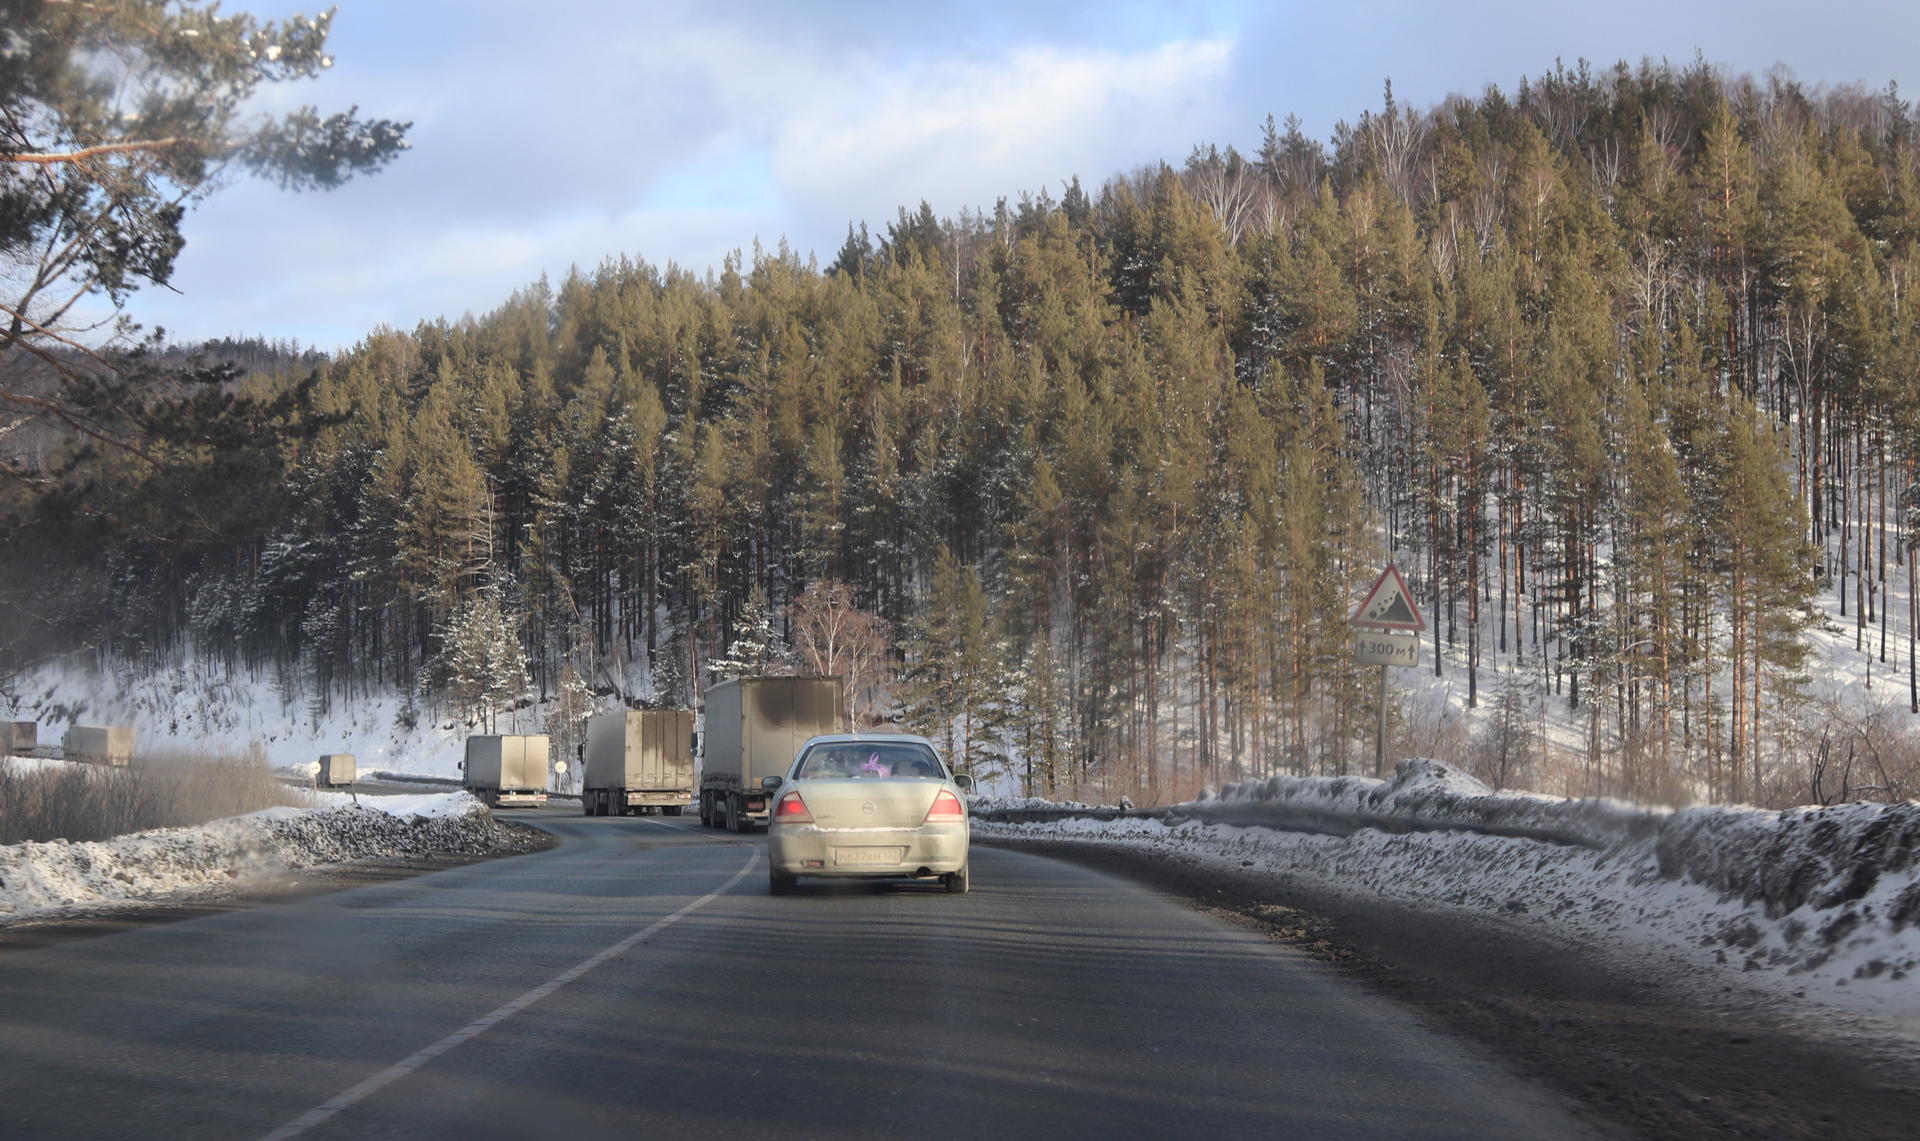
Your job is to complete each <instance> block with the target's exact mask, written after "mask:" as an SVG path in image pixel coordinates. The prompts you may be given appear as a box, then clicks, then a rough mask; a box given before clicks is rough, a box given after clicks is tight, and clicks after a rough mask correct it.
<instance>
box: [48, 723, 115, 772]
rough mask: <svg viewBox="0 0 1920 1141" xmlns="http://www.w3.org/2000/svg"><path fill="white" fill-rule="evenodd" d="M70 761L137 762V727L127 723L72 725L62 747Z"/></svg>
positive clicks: (104, 763) (111, 763)
mask: <svg viewBox="0 0 1920 1141" xmlns="http://www.w3.org/2000/svg"><path fill="white" fill-rule="evenodd" d="M60 751H61V753H62V755H64V756H65V757H66V758H67V759H68V760H69V761H85V762H87V763H88V764H92V765H128V764H132V763H133V729H132V728H131V727H129V726H124V725H71V726H68V728H67V737H66V740H65V741H64V742H63V743H62V744H61V749H60Z"/></svg>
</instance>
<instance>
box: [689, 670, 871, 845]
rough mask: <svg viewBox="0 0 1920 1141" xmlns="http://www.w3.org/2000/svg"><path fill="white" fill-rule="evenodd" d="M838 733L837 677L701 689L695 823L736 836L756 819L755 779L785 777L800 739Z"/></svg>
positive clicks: (762, 802)
mask: <svg viewBox="0 0 1920 1141" xmlns="http://www.w3.org/2000/svg"><path fill="white" fill-rule="evenodd" d="M846 729H847V723H846V690H845V688H844V687H843V684H842V682H841V680H840V679H839V678H837V677H743V678H736V679H734V680H732V681H723V682H721V683H720V684H718V685H716V686H714V687H713V688H711V689H709V690H707V718H706V730H705V734H704V736H703V738H702V740H701V749H700V792H701V803H700V816H701V819H702V820H704V821H707V822H709V823H713V822H718V823H721V824H724V825H725V826H726V827H727V828H729V829H733V830H736V831H737V830H738V829H739V827H740V826H741V825H743V824H749V823H760V822H764V821H765V820H766V818H767V807H766V800H767V798H766V796H765V794H764V791H763V790H762V789H761V787H760V781H761V779H762V778H764V777H768V776H785V775H786V772H787V766H788V765H790V764H792V763H793V758H794V756H795V755H796V754H798V753H799V751H800V746H801V745H802V744H804V743H805V742H806V740H807V738H809V737H818V736H820V735H822V734H825V733H844V732H846Z"/></svg>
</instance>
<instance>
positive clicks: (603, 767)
mask: <svg viewBox="0 0 1920 1141" xmlns="http://www.w3.org/2000/svg"><path fill="white" fill-rule="evenodd" d="M692 803H693V711H692V710H690V709H625V710H621V711H620V712H618V713H604V714H602V715H600V716H598V717H595V718H594V719H593V720H591V721H589V722H587V766H586V772H585V775H584V783H583V786H582V788H581V790H580V811H581V812H582V813H584V814H585V815H588V816H607V815H613V816H625V815H627V814H628V813H630V812H645V811H647V810H649V809H657V810H659V811H660V812H661V813H663V814H665V815H667V816H678V815H680V810H681V809H683V808H685V807H686V806H688V805H689V804H692Z"/></svg>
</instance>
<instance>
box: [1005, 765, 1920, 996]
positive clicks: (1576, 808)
mask: <svg viewBox="0 0 1920 1141" xmlns="http://www.w3.org/2000/svg"><path fill="white" fill-rule="evenodd" d="M974 813H975V814H974V821H975V823H974V828H975V831H976V834H977V835H978V836H979V837H980V838H982V839H991V838H1006V839H1033V840H1066V841H1078V842H1088V843H1107V844H1115V843H1117V844H1125V845H1129V846H1139V847H1146V848H1148V849H1151V850H1153V851H1156V852H1159V853H1163V854H1164V855H1165V856H1167V857H1168V858H1170V859H1176V860H1183V861H1188V862H1193V863H1198V864H1206V865H1212V866H1215V867H1220V868H1225V869H1229V870H1231V871H1233V872H1236V873H1239V874H1248V875H1254V876H1259V877H1271V878H1274V879H1281V880H1285V881H1288V882H1290V883H1294V884H1298V885H1300V886H1302V887H1305V888H1308V889H1311V890H1315V891H1322V892H1327V893H1330V894H1333V895H1335V896H1338V897H1345V898H1352V899H1356V900H1363V901H1384V902H1390V903H1393V904H1397V905H1401V906H1406V907H1409V908H1413V909H1429V910H1434V911H1441V912H1447V913H1452V914H1455V915H1462V914H1464V915H1468V916H1473V917H1477V918H1480V919H1483V920H1485V921H1487V922H1489V923H1492V924H1495V925H1498V926H1501V927H1507V928H1514V929H1519V930H1524V931H1528V932H1530V933H1532V934H1535V935H1538V936H1544V937H1546V938H1548V939H1550V940H1552V941H1555V942H1558V943H1562V944H1572V945H1579V946H1584V947H1586V948H1587V949H1589V950H1591V951H1593V952H1595V953H1597V954H1599V955H1601V956H1602V957H1603V958H1604V959H1606V960H1608V961H1611V962H1612V963H1614V964H1615V965H1617V966H1621V967H1624V968H1627V969H1630V970H1634V971H1643V972H1644V971H1656V972H1659V973H1660V974H1662V975H1664V976H1668V977H1672V978H1675V979H1676V980H1678V981H1682V982H1687V983H1691V984H1695V985H1699V986H1701V987H1703V988H1704V989H1705V990H1706V991H1707V992H1708V993H1718V992H1721V991H1722V990H1724V989H1725V988H1727V987H1729V986H1737V987H1738V988H1739V989H1741V990H1742V991H1748V992H1750V991H1751V989H1754V988H1757V989H1758V990H1760V991H1761V992H1763V993H1770V994H1772V995H1773V996H1775V997H1778V998H1784V999H1789V1000H1800V999H1807V998H1809V997H1811V998H1815V999H1818V1000H1819V1001H1820V1002H1821V1003H1823V1004H1826V1005H1831V1006H1840V1007H1843V1008H1846V1009H1850V1010H1853V1011H1857V1012H1860V1013H1870V1014H1875V1015H1879V1016H1882V1017H1885V1018H1888V1019H1890V1020H1892V1021H1893V1022H1894V1023H1896V1024H1898V1025H1900V1026H1901V1027H1902V1028H1904V1029H1905V1030H1907V1031H1909V1032H1920V977H1916V976H1915V974H1914V972H1915V970H1916V968H1917V967H1920V803H1904V804H1848V805H1837V806H1834V807H1830V808H1797V809H1790V810H1788V811H1785V812H1768V811H1762V810H1759V809H1753V808H1688V809H1681V810H1678V811H1669V810H1660V809H1645V808H1638V807H1635V806H1632V805H1628V804H1624V803H1622V802H1619V801H1577V800H1565V799H1560V798H1556V797H1545V796H1536V795H1531V794H1509V793H1495V792H1493V791H1492V790H1490V789H1488V788H1487V787H1486V786H1484V785H1482V784H1480V783H1479V782H1478V781H1476V780H1474V779H1473V778H1472V777H1470V776H1467V775H1466V774H1465V773H1462V772H1460V771H1459V770H1458V769H1455V768H1452V767H1451V766H1448V765H1445V764H1443V763H1441V762H1438V761H1429V760H1416V761H1403V762H1401V764H1400V766H1399V768H1398V770H1397V772H1396V774H1395V777H1394V779H1393V780H1392V781H1385V782H1383V781H1377V780H1371V779H1367V778H1357V777H1341V778H1294V777H1276V778H1271V779H1269V780H1264V781H1255V782H1247V783H1244V784H1240V785H1229V786H1227V787H1226V788H1225V789H1223V790H1222V791H1221V792H1220V793H1219V794H1218V795H1216V796H1212V797H1207V798H1203V799H1201V800H1198V801H1194V802H1192V803H1189V804H1184V805H1177V806H1174V807H1173V808H1169V809H1158V810H1141V811H1136V812H1133V813H1129V814H1127V815H1125V816H1123V817H1120V818H1116V819H1105V820H1102V819H1091V818H1086V817H1081V818H1077V819H1066V820H1055V821H1048V822H1040V823H1007V822H1000V821H996V820H995V819H994V817H996V816H999V815H1000V812H998V811H996V810H995V808H994V807H992V806H988V805H983V804H980V803H977V802H976V804H975V808H974Z"/></svg>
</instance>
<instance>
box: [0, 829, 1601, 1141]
mask: <svg viewBox="0 0 1920 1141" xmlns="http://www.w3.org/2000/svg"><path fill="white" fill-rule="evenodd" d="M513 815H516V816H519V817H521V818H523V819H528V820H530V821H536V822H538V823H540V824H541V825H542V826H544V827H549V828H551V829H553V830H554V831H556V832H559V833H561V834H562V835H563V836H564V837H565V838H566V840H567V842H566V843H565V844H563V845H562V846H561V847H560V848H558V849H556V850H554V851H551V852H546V853H541V854H538V855H533V856H523V857H517V858H513V859H507V860H498V861H492V862H489V863H483V864H476V865H471V866H469V867H464V868H458V869H454V870H451V871H447V872H441V873H437V874H434V875H430V876H423V877H420V878H418V879H414V880H408V881H404V882H400V883H393V884H384V885H379V886H376V887H370V888H363V889H360V890H357V891H351V892H343V893H340V894H337V895H332V896H324V897H316V898H311V899H305V900H299V901H294V902H289V903H285V904H277V905H272V906H267V907H262V908H259V909H255V910H252V911H246V912H234V913H227V914H222V915H215V916H208V917H205V918H201V919H195V920H190V921H186V922H182V923H178V924H174V925H171V926H168V927H163V928H149V929H142V930H137V931H130V932H126V933H123V934H118V935H113V936H108V937H103V938H99V939H93V940H85V941H81V942H75V943H68V944H64V945H61V946H56V947H48V948H43V949H38V950H33V951H22V952H17V953H13V954H9V955H5V956H0V1136H4V1137H7V1138H37V1137H49V1138H51V1137H89V1138H92V1137H102V1138H106V1137H128V1138H134V1137H138V1138H164V1137H195V1138H229V1137H231V1138H260V1137H263V1136H265V1135H267V1134H269V1133H270V1132H272V1131H273V1130H275V1129H276V1128H280V1127H282V1126H286V1125H287V1124H288V1123H290V1122H295V1121H297V1120H299V1119H300V1118H301V1117H302V1115H303V1114H306V1113H308V1112H309V1111H311V1110H313V1109H314V1108H315V1107H317V1106H320V1105H322V1104H324V1103H327V1102H328V1101H329V1099H333V1098H335V1097H336V1095H339V1094H341V1093H342V1092H343V1091H346V1090H349V1089H350V1088H352V1087H355V1086H356V1085H357V1084H359V1083H362V1082H364V1081H366V1080H367V1079H369V1078H372V1077H374V1076H375V1075H379V1074H381V1073H382V1072H383V1071H388V1069H389V1067H391V1066H393V1064H394V1063H397V1062H400V1061H401V1060H402V1059H406V1058H409V1057H411V1056H414V1055H415V1054H416V1053H417V1052H418V1051H420V1050H421V1049H422V1048H423V1047H426V1046H428V1045H429V1044H432V1043H437V1042H442V1041H444V1040H446V1039H447V1037H448V1036H449V1035H450V1034H454V1033H455V1032H456V1031H460V1030H461V1029H462V1028H463V1027H468V1026H470V1025H471V1024H473V1023H474V1022H475V1020H476V1019H479V1018H482V1017H483V1016H486V1015H488V1013H489V1012H492V1011H496V1010H498V1009H500V1008H501V1007H502V1005H503V1004H507V1003H510V1002H512V1001H513V1000H515V999H516V998H518V997H520V996H524V995H525V994H527V992H528V991H529V990H530V988H534V987H537V986H539V985H541V984H543V983H547V982H548V981H549V980H553V979H555V978H556V976H562V975H563V973H564V972H568V971H569V970H570V969H571V968H575V967H577V966H579V965H580V964H582V963H584V962H586V961H588V960H589V959H590V958H591V957H593V956H595V955H597V954H600V953H601V952H603V951H605V950H606V949H607V948H609V947H612V946H615V945H617V944H619V943H620V942H621V941H622V940H626V939H628V938H630V937H631V936H633V935H634V934H635V933H637V932H640V931H643V930H645V929H647V928H648V927H649V926H650V925H652V924H656V923H658V922H659V921H661V920H662V919H664V918H666V917H668V916H672V915H675V914H676V913H678V914H680V915H681V917H680V918H679V919H678V920H677V921H675V922H673V923H672V925H671V926H667V927H665V928H663V929H661V930H658V931H657V932H655V933H654V934H652V935H651V936H650V937H648V938H647V939H645V940H644V941H642V942H638V943H635V944H634V945H632V946H631V947H629V948H627V949H625V950H623V951H622V952H620V953H619V954H617V955H614V956H613V957H611V958H608V959H606V960H605V961H603V962H601V963H599V964H598V965H597V966H595V967H593V968H592V969H591V970H589V971H587V972H586V973H584V974H580V975H578V976H577V977H575V978H573V979H571V981H568V982H566V983H565V984H564V985H562V986H560V987H559V988H558V989H555V990H553V991H552V992H551V993H548V994H546V995H544V997H541V998H539V999H538V1001H536V1002H534V1003H532V1005H528V1006H526V1007H525V1008H524V1009H520V1010H519V1011H518V1012H517V1013H513V1014H512V1015H511V1016H510V1017H507V1018H505V1019H504V1020H502V1021H499V1022H498V1023H496V1024H494V1025H492V1026H491V1027H490V1028H487V1029H486V1030H485V1031H484V1032H482V1033H479V1034H478V1035H477V1036H474V1037H471V1038H468V1039H465V1040H463V1041H460V1042H459V1043H458V1044H456V1045H453V1046H451V1047H449V1048H447V1049H446V1050H445V1052H444V1053H440V1054H439V1055H438V1056H436V1057H434V1058H432V1059H431V1060H430V1061H428V1062H426V1063H425V1064H424V1065H422V1066H420V1067H419V1068H418V1069H416V1070H412V1071H409V1072H405V1073H404V1074H403V1075H402V1076H399V1077H397V1078H396V1079H394V1080H392V1081H391V1083H390V1084H386V1085H384V1086H383V1087H382V1088H379V1089H378V1090H376V1091H375V1092H372V1093H371V1094H369V1095H368V1096H366V1097H365V1098H364V1099H363V1100H358V1101H357V1102H355V1103H354V1104H351V1105H349V1106H347V1107H346V1108H344V1109H342V1110H340V1111H339V1112H338V1113H337V1114H335V1115H333V1116H330V1117H328V1118H327V1119H325V1120H323V1121H320V1122H319V1123H318V1124H316V1125H313V1126H312V1127H311V1128H308V1129H306V1130H304V1131H303V1132H302V1133H300V1134H299V1135H300V1136H303V1137H309V1138H315V1139H320V1138H350V1137H351V1138H365V1137H461V1138H469V1137H501V1138H519V1137H566V1138H595V1137H609V1138H611V1137H633V1136H636V1135H640V1134H643V1133H644V1134H645V1135H647V1136H649V1137H670V1138H678V1137H686V1138H706V1137H730V1138H760V1137H766V1138H775V1137H778V1138H811V1137H819V1138H875V1139H887V1141H896V1139H904V1138H920V1137H982V1136H989V1135H999V1136H1047V1137H1049V1138H1075V1137H1089V1138H1091V1137H1101V1138H1108V1137H1149V1136H1151V1137H1206V1138H1228V1137H1262V1138H1273V1137H1281V1138H1285V1137H1300V1138H1316V1139H1319V1138H1329V1139H1331V1138H1528V1139H1548V1138H1561V1137H1566V1138H1573V1137H1585V1136H1588V1133H1587V1132H1586V1131H1585V1130H1584V1128H1583V1127H1581V1126H1579V1125H1578V1124H1577V1123H1575V1122H1573V1121H1571V1120H1570V1119H1569V1118H1568V1116H1567V1115H1566V1113H1565V1112H1564V1110H1563V1109H1562V1108H1561V1106H1560V1104H1559V1103H1558V1102H1556V1101H1555V1100H1553V1099H1552V1098H1551V1097H1550V1096H1549V1095H1546V1094H1544V1093H1541V1092H1539V1091H1536V1090H1534V1089H1532V1088H1530V1087H1528V1086H1526V1085H1525V1084H1524V1083H1522V1082H1520V1081H1518V1080H1516V1079H1514V1078H1512V1077H1509V1076H1507V1075H1505V1074H1503V1073H1501V1072H1500V1071H1498V1070H1497V1069H1496V1068H1495V1067H1493V1066H1491V1065H1489V1064H1487V1063H1484V1062H1481V1061H1478V1060H1476V1059H1475V1057H1474V1056H1473V1055H1472V1054H1471V1053H1470V1052H1469V1051H1468V1050H1466V1049H1465V1048H1464V1047H1462V1046H1460V1045H1458V1044H1456V1043H1454V1042H1452V1041H1450V1040H1448V1039H1445V1038H1442V1037H1440V1036H1437V1035H1435V1034H1433V1033H1431V1032H1429V1031H1427V1030H1425V1029H1423V1028H1422V1027H1421V1026H1420V1025H1419V1024H1418V1023H1417V1022H1416V1021H1415V1020H1414V1019H1413V1018H1412V1017H1411V1016H1410V1015H1408V1014H1406V1013H1404V1012H1403V1011H1401V1010H1399V1009H1398V1008H1396V1007H1394V1006H1392V1005H1390V1004H1387V1003H1384V1002H1382V1001H1381V1000H1378V999H1376V998H1373V997H1371V996H1368V995H1366V994H1363V993H1361V992H1359V991H1357V990H1355V989H1354V988H1352V987H1351V986H1350V985H1349V984H1347V983H1346V982H1345V981H1344V980H1342V979H1341V978H1340V977H1339V976H1338V975H1337V974H1336V973H1335V972H1333V971H1330V970H1329V969H1327V968H1325V967H1324V966H1322V965H1320V964H1316V963H1314V962H1312V961H1310V960H1308V959H1306V958H1304V957H1303V956H1301V955H1299V954H1298V953H1297V952H1294V951H1291V950H1289V949H1287V948H1284V947H1280V946H1276V945H1273V944H1271V943H1270V942H1268V941H1267V940H1265V939H1263V938H1260V937H1259V936H1257V935H1254V934H1251V933H1248V932H1245V931H1242V930H1239V929H1237V928H1232V927H1229V926H1226V925H1223V924H1220V923H1218V922H1216V921H1214V920H1211V919H1208V918H1206V917H1204V916H1201V915H1198V914H1195V913H1193V912H1191V911H1189V910H1187V909H1185V908H1183V907H1180V906H1178V905H1176V904H1174V903H1171V902H1169V901H1166V900H1164V899H1162V898H1160V897H1157V896H1155V895H1153V894H1151V893H1149V892H1146V891H1143V890H1141V889H1138V888H1136V887H1134V886H1132V885H1130V884H1128V883H1125V882H1123V881H1119V880H1115V879H1112V878H1108V877H1105V876H1102V875H1099V874H1097V873H1094V872H1090V871H1087V870H1084V869H1080V868H1076V867H1071V866H1068V865H1065V864H1060V863H1056V862H1052V861H1047V860H1042V859H1038V858H1035V857H1031V856H1024V855H1019V854H1015V853H1010V852H1000V851H995V850H993V849H988V848H976V849H975V855H974V860H975V864H974V883H975V889H974V891H973V892H972V893H971V894H969V895H965V896H949V895H947V894H945V893H944V892H942V891H939V890H937V889H932V888H926V887H920V886H873V885H865V884H853V885H846V884H821V883H816V882H809V881H802V885H801V887H800V889H799V890H798V891H797V892H796V893H795V894H794V895H792V896H788V897H782V898H774V897H770V896H768V895H767V894H766V885H765V872H764V867H765V865H764V860H760V861H758V862H754V864H753V868H752V870H751V872H750V873H749V874H748V875H747V876H746V877H745V878H744V879H743V880H741V881H740V882H738V883H737V884H736V885H735V886H734V887H733V888H732V889H731V890H730V891H728V892H726V893H725V894H722V895H719V896H717V897H715V898H713V899H711V900H710V901H708V902H707V903H705V904H704V905H702V906H699V907H698V908H697V909H696V910H692V911H686V910H684V909H686V908H687V907H688V905H690V904H694V903H696V902H697V901H699V900H701V899H702V898H703V897H705V896H707V895H709V894H710V893H712V892H714V891H715V890H716V889H718V888H721V887H723V886H724V885H725V884H726V883H727V882H728V881H729V880H730V879H731V878H732V877H734V876H735V875H736V874H737V873H738V872H740V871H741V870H742V868H744V867H746V866H747V864H748V863H749V861H753V860H754V857H755V853H756V850H757V851H759V852H761V853H763V852H764V848H765V841H764V838H763V837H736V836H728V835H726V834H724V833H718V832H712V831H708V830H705V829H702V828H700V827H699V826H698V824H697V822H695V821H694V820H692V819H691V818H684V817H683V818H677V819H661V818H657V817H645V818H625V819H622V818H617V817H609V818H584V817H578V816H568V815H564V814H562V813H561V812H559V811H557V810H551V809H550V810H547V811H544V812H525V813H514V814H513Z"/></svg>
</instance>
